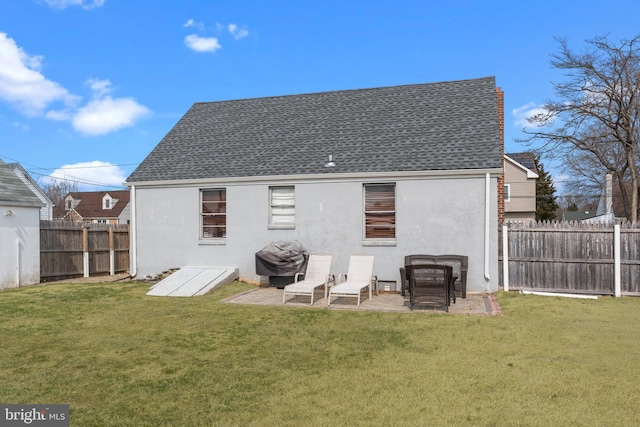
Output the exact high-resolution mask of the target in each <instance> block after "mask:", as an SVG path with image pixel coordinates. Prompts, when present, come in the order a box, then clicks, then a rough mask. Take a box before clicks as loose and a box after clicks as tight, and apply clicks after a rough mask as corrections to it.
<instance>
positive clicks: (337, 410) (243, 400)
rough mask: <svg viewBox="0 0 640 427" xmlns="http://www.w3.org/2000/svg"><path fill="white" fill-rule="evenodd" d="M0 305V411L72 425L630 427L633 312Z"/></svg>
mask: <svg viewBox="0 0 640 427" xmlns="http://www.w3.org/2000/svg"><path fill="white" fill-rule="evenodd" d="M250 288H252V286H251V285H247V284H242V283H234V284H232V285H229V286H227V287H225V288H223V289H221V290H218V291H215V292H213V293H211V294H209V295H207V296H204V297H196V298H163V297H147V296H146V295H145V292H146V291H147V289H148V285H145V284H139V283H124V284H87V285H85V284H65V285H48V286H38V287H31V288H25V289H19V290H9V291H4V292H0V403H68V404H70V407H71V425H72V426H83V427H84V426H119V427H121V426H215V425H237V426H251V425H260V426H262V425H264V426H275V425H290V426H308V425H311V426H313V425H325V426H336V425H343V426H347V425H348V426H352V425H355V426H357V425H363V426H371V425H375V426H402V425H408V426H409V425H410V426H414V425H422V426H423V425H473V426H476V425H531V426H550V425H554V426H571V425H574V426H584V425H594V426H596V425H597V426H601V425H605V426H624V425H629V426H631V425H639V424H640V411H638V410H637V405H638V396H640V380H639V378H640V363H639V361H640V327H639V325H640V298H620V299H613V298H608V297H607V298H601V299H599V300H595V301H594V300H577V299H562V298H550V297H538V296H531V295H519V294H514V293H511V294H504V293H503V294H499V295H498V300H499V302H500V304H501V305H502V307H503V309H504V313H505V315H504V316H502V317H470V316H454V315H443V314H437V313H375V312H347V311H333V310H331V311H329V310H319V309H309V308H300V307H262V306H243V305H237V304H226V303H221V302H219V301H220V300H221V299H223V298H225V297H227V296H230V295H232V294H235V293H238V292H241V291H243V290H246V289H250Z"/></svg>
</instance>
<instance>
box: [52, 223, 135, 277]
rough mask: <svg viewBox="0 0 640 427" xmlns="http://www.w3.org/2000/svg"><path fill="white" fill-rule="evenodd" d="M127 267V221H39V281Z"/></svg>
mask: <svg viewBox="0 0 640 427" xmlns="http://www.w3.org/2000/svg"><path fill="white" fill-rule="evenodd" d="M128 270H129V226H128V225H127V224H97V223H90V224H83V223H75V222H61V221H40V281H42V282H47V281H52V280H61V279H68V278H72V277H89V276H99V275H114V274H116V273H121V272H126V271H128Z"/></svg>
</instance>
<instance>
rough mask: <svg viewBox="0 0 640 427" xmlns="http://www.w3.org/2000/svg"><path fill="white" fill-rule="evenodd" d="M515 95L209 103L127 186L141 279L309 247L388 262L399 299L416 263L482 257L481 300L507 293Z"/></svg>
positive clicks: (358, 93)
mask: <svg viewBox="0 0 640 427" xmlns="http://www.w3.org/2000/svg"><path fill="white" fill-rule="evenodd" d="M501 100H502V92H501V91H500V90H499V89H498V88H496V85H495V79H494V78H493V77H486V78H480V79H473V80H462V81H454V82H443V83H431V84H416V85H406V86H396V87H382V88H374V89H358V90H345V91H335V92H325V93H312V94H304V95H290V96H275V97H268V98H256V99H243V100H235V101H222V102H209V103H196V104H194V105H193V106H192V107H191V109H189V111H187V113H186V114H185V115H184V116H183V117H182V118H181V119H180V120H179V121H178V123H177V124H176V125H175V126H174V127H173V129H171V131H170V132H169V133H168V134H167V135H166V136H165V137H164V138H163V139H162V141H160V143H159V144H158V145H157V146H156V147H155V148H154V150H153V151H152V152H151V153H150V154H149V155H148V156H147V158H146V159H145V160H144V161H143V162H142V163H141V164H140V165H139V166H138V168H137V169H136V170H135V171H134V172H133V173H132V174H131V176H129V178H128V179H127V185H129V186H130V188H131V205H132V209H131V216H132V236H133V237H132V239H133V240H132V274H134V275H135V274H138V275H139V276H146V275H155V274H157V273H159V272H161V271H163V270H165V269H168V268H172V267H180V266H184V265H203V266H233V267H238V268H239V271H240V277H241V278H242V279H244V280H248V281H252V282H257V281H259V280H261V277H260V276H258V275H257V274H256V271H255V263H254V254H255V253H256V252H257V251H259V250H260V249H261V248H263V247H264V246H265V245H266V244H268V243H270V242H274V241H299V242H300V243H301V244H302V245H304V247H305V248H307V250H309V251H310V252H317V251H321V252H328V253H332V254H333V264H332V273H335V274H339V273H344V272H346V269H347V266H348V262H349V256H350V254H353V253H360V252H366V253H370V254H373V255H375V265H374V274H375V275H377V276H378V279H379V280H380V281H381V282H382V283H383V284H385V285H386V286H389V287H390V288H391V289H394V288H395V289H399V286H398V282H399V280H400V277H399V268H400V267H401V266H402V263H403V260H404V257H405V255H408V254H415V253H430V254H460V255H467V256H468V257H469V270H468V279H467V283H468V290H469V291H470V292H486V291H490V292H493V291H496V290H497V288H498V258H497V257H498V243H497V236H498V233H497V227H498V191H497V183H498V179H499V177H500V176H501V173H502V155H503V141H502V138H501V131H500V128H501V123H502V115H503V113H502V108H501V106H500V105H501Z"/></svg>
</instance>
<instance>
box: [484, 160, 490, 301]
mask: <svg viewBox="0 0 640 427" xmlns="http://www.w3.org/2000/svg"><path fill="white" fill-rule="evenodd" d="M484 192H485V194H484V197H485V200H484V280H485V281H486V282H487V292H488V291H489V282H490V280H491V277H490V276H489V261H490V260H489V258H490V257H489V250H490V243H491V239H490V238H489V234H490V231H491V218H490V216H491V174H490V173H488V172H487V173H486V174H485V189H484Z"/></svg>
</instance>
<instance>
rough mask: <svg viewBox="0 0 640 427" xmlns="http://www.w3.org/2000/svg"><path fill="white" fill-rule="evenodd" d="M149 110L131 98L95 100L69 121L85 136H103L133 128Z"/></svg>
mask: <svg viewBox="0 0 640 427" xmlns="http://www.w3.org/2000/svg"><path fill="white" fill-rule="evenodd" d="M149 112H150V111H149V109H148V108H147V107H145V106H144V105H140V104H138V103H137V102H136V101H135V99H133V98H116V99H112V98H111V97H110V96H105V97H103V98H97V99H94V100H93V101H91V102H89V103H88V104H87V105H85V106H84V107H82V108H80V109H79V110H78V112H77V114H76V115H75V116H74V117H73V119H72V120H71V123H72V125H73V128H74V129H75V130H77V131H78V132H81V133H83V134H85V135H104V134H107V133H110V132H114V131H116V130H119V129H122V128H125V127H130V126H133V124H134V123H135V122H136V121H137V120H138V119H140V118H142V117H144V116H146V115H147V114H149Z"/></svg>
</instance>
